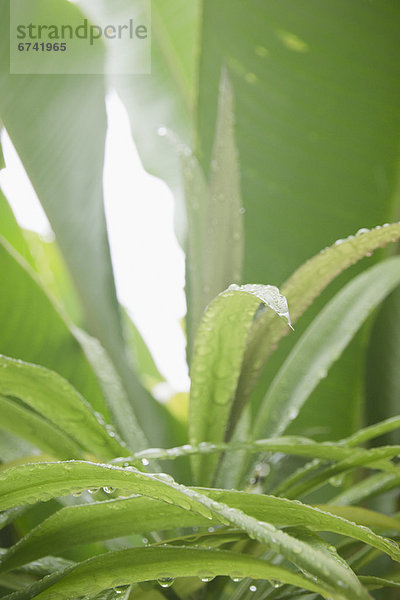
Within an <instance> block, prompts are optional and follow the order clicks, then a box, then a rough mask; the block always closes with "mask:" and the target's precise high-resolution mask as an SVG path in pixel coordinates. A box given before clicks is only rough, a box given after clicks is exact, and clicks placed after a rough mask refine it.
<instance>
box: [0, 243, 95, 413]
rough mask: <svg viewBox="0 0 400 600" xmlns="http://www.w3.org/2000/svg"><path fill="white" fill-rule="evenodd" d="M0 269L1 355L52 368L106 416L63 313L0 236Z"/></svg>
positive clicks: (90, 370)
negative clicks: (2, 287) (2, 290)
mask: <svg viewBox="0 0 400 600" xmlns="http://www.w3.org/2000/svg"><path fill="white" fill-rule="evenodd" d="M0 272H1V274H2V277H3V284H4V285H6V286H7V293H3V294H1V295H0V319H1V323H2V327H1V330H0V354H5V355H7V356H12V357H13V358H18V359H22V360H24V361H27V362H32V363H35V364H40V365H42V366H44V367H47V368H49V369H52V370H54V371H57V372H58V373H59V374H60V375H62V376H63V377H65V378H66V379H68V380H69V381H70V382H71V383H72V385H74V386H75V387H76V388H77V389H78V391H79V392H80V393H81V394H82V395H83V396H85V398H87V399H88V401H89V402H90V403H91V405H92V406H93V407H94V409H95V410H98V411H99V412H102V413H103V414H107V411H106V409H105V404H104V399H103V396H102V393H101V390H100V387H99V384H98V381H97V380H96V377H95V375H94V373H93V371H92V369H91V367H90V365H89V363H88V361H87V359H86V357H85V356H84V354H83V352H82V349H81V348H80V346H79V344H78V342H77V341H76V339H74V336H73V335H72V334H71V330H70V328H69V325H68V323H67V322H66V319H65V317H64V315H62V314H61V311H60V310H59V307H58V306H57V305H56V304H55V303H54V301H53V300H52V299H51V298H50V297H49V296H48V294H47V293H46V291H45V289H44V288H43V286H42V284H41V282H40V281H39V279H38V277H37V275H36V274H35V272H34V271H33V269H32V268H31V267H30V266H29V265H28V264H27V263H26V262H25V261H24V260H23V258H21V256H20V255H19V254H17V252H15V250H14V249H13V248H12V247H11V246H10V245H9V244H8V243H7V242H6V241H5V240H4V239H1V238H0ZM28 309H29V310H28Z"/></svg>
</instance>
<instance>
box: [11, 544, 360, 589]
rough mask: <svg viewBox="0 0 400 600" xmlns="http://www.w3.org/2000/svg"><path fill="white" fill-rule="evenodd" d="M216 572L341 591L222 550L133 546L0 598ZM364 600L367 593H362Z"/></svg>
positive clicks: (277, 567) (257, 560)
mask: <svg viewBox="0 0 400 600" xmlns="http://www.w3.org/2000/svg"><path fill="white" fill-rule="evenodd" d="M217 575H226V576H228V575H229V576H232V577H251V578H252V579H267V580H268V579H274V580H276V581H280V582H282V583H290V584H292V585H295V586H297V587H300V588H304V589H307V590H310V591H313V592H316V593H320V594H322V596H323V597H325V598H328V594H329V597H331V598H333V599H334V600H341V599H342V598H346V597H348V596H346V594H345V592H344V591H343V593H342V592H341V591H340V592H339V591H337V590H334V589H330V588H327V587H326V586H325V585H323V583H322V582H320V581H318V582H315V583H314V582H313V581H311V580H310V579H308V578H306V577H304V576H303V575H300V574H297V573H293V572H292V571H289V570H288V569H286V568H283V567H279V566H274V565H270V564H268V563H266V562H265V561H263V560H261V559H259V558H254V557H252V556H247V555H243V554H238V553H236V552H235V553H234V552H229V551H226V550H203V549H200V548H196V549H195V548H174V547H169V548H168V547H167V548H133V549H129V550H120V551H117V552H109V553H108V554H103V555H100V556H97V557H94V558H92V559H89V560H87V561H86V562H84V563H81V564H79V565H77V566H75V567H70V568H68V569H66V570H65V571H64V572H61V573H59V574H58V573H55V574H54V575H53V576H50V577H49V578H46V579H44V580H42V581H41V582H39V583H37V584H33V585H32V586H30V587H29V588H27V589H23V590H21V591H18V592H16V593H14V594H11V595H9V596H6V600H30V599H31V598H35V597H37V598H39V599H40V600H52V599H54V598H57V600H70V599H71V598H73V597H75V596H82V595H87V594H94V593H100V592H101V591H102V590H104V589H107V588H111V587H117V586H121V585H129V584H131V583H135V582H141V581H153V580H155V581H157V580H158V581H161V582H162V580H165V579H167V580H170V579H175V578H177V577H199V578H203V579H205V578H207V579H208V578H210V577H211V578H213V577H215V576H217ZM364 597H365V598H368V596H367V595H365V596H364Z"/></svg>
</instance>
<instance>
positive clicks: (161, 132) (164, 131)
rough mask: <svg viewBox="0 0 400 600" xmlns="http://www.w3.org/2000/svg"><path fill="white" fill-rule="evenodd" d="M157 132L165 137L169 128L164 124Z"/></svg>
mask: <svg viewBox="0 0 400 600" xmlns="http://www.w3.org/2000/svg"><path fill="white" fill-rule="evenodd" d="M157 133H158V135H159V136H160V137H164V136H166V135H167V128H166V127H164V126H161V127H159V128H158V129H157Z"/></svg>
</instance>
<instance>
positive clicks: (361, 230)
mask: <svg viewBox="0 0 400 600" xmlns="http://www.w3.org/2000/svg"><path fill="white" fill-rule="evenodd" d="M364 233H369V229H366V228H365V227H361V229H359V230H358V231H357V233H356V236H359V235H364Z"/></svg>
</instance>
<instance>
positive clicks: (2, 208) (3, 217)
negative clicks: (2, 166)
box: [0, 190, 33, 265]
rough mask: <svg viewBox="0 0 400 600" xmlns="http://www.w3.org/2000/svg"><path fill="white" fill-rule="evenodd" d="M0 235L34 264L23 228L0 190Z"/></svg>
mask: <svg viewBox="0 0 400 600" xmlns="http://www.w3.org/2000/svg"><path fill="white" fill-rule="evenodd" d="M0 235H1V236H3V238H4V239H5V240H7V242H8V243H9V244H10V245H11V246H12V247H13V248H14V249H15V250H16V251H17V252H18V254H20V255H21V256H23V258H24V259H25V260H26V261H27V262H28V263H30V264H31V265H32V264H33V259H32V255H31V253H30V250H29V247H28V244H27V243H26V240H25V238H24V234H23V232H22V229H21V228H20V227H19V225H18V223H17V221H16V219H15V217H14V214H13V212H12V210H11V207H10V205H9V204H8V202H7V200H6V198H5V197H4V195H3V193H2V191H1V190H0Z"/></svg>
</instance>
